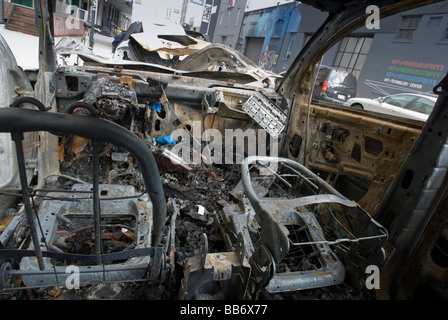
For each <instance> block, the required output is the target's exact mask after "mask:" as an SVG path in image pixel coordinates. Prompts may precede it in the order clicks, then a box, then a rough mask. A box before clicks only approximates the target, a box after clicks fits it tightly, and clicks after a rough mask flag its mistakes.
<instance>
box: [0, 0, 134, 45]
mask: <svg viewBox="0 0 448 320" xmlns="http://www.w3.org/2000/svg"><path fill="white" fill-rule="evenodd" d="M2 3H3V6H4V20H5V21H6V22H7V20H8V19H9V17H10V15H11V14H14V15H17V16H16V17H15V18H16V19H18V20H20V19H23V22H22V24H21V23H20V22H21V21H18V25H16V26H13V28H14V27H15V28H17V27H19V28H23V27H26V28H27V29H28V28H29V29H30V30H31V29H33V26H32V24H30V23H32V21H30V20H29V19H28V18H29V17H26V16H24V17H23V18H21V17H20V14H19V13H16V10H13V8H14V6H16V7H20V8H23V9H24V10H27V11H26V12H27V14H28V15H31V16H32V15H33V11H34V8H33V6H34V4H33V0H10V1H2ZM52 3H53V26H54V34H55V36H59V37H60V36H81V35H82V34H83V33H84V23H86V22H91V21H92V12H94V15H95V25H96V26H97V27H100V28H101V29H102V30H103V33H104V34H106V35H111V36H113V35H114V34H115V33H116V32H118V31H119V30H126V29H127V28H128V27H129V24H130V23H131V15H132V1H131V0H107V1H106V0H97V1H96V7H95V10H92V8H93V4H94V2H93V0H54V1H53V2H52ZM13 11H14V13H13ZM15 22H17V20H15ZM31 33H32V32H31Z"/></svg>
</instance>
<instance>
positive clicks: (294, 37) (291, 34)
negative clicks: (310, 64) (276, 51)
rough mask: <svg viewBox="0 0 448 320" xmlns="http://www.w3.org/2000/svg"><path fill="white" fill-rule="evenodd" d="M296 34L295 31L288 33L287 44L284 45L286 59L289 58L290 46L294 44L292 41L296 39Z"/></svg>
mask: <svg viewBox="0 0 448 320" xmlns="http://www.w3.org/2000/svg"><path fill="white" fill-rule="evenodd" d="M296 36H297V33H295V32H293V33H290V35H289V40H288V46H287V47H286V51H285V56H284V59H287V60H288V59H289V58H291V53H292V47H293V45H294V42H295V41H296Z"/></svg>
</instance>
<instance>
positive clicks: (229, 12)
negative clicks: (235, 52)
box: [212, 0, 247, 48]
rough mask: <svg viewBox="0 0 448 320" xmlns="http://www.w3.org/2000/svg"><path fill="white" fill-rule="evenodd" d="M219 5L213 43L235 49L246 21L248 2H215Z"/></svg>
mask: <svg viewBox="0 0 448 320" xmlns="http://www.w3.org/2000/svg"><path fill="white" fill-rule="evenodd" d="M217 2H219V4H218V5H217V8H218V9H217V18H216V25H215V29H214V33H213V37H212V40H213V42H218V43H222V44H225V45H227V46H229V47H232V48H235V47H236V45H237V42H238V36H239V33H240V30H241V25H242V23H243V19H244V12H245V9H246V2H247V0H215V1H214V3H215V4H216V3H217Z"/></svg>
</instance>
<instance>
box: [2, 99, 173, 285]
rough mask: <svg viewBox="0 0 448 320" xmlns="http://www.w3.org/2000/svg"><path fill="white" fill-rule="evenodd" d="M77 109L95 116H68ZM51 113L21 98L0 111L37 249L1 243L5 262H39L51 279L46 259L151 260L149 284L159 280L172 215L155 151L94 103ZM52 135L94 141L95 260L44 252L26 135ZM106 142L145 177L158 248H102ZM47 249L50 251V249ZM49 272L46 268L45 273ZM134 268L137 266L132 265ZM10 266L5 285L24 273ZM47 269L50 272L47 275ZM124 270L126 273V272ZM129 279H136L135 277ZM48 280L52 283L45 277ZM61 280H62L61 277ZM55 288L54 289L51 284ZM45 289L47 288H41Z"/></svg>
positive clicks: (88, 257) (89, 259)
mask: <svg viewBox="0 0 448 320" xmlns="http://www.w3.org/2000/svg"><path fill="white" fill-rule="evenodd" d="M23 104H31V105H34V106H36V107H37V108H39V110H30V109H24V108H21V106H22V105H23ZM77 108H84V109H88V111H89V112H90V116H85V115H76V114H69V113H72V112H73V111H74V110H75V109H77ZM48 109H49V108H46V107H45V106H44V105H43V104H42V103H41V102H40V101H38V100H36V99H34V98H31V97H22V98H18V99H16V100H15V101H14V102H13V103H12V104H11V106H10V108H7V109H2V110H0V132H6V133H8V132H9V133H11V138H12V140H13V141H14V142H15V145H16V154H17V163H18V171H19V176H20V180H21V181H20V183H21V189H22V190H21V193H22V198H23V204H24V208H25V215H26V220H27V222H28V226H29V228H30V233H31V238H32V245H31V246H30V248H32V250H27V249H7V248H6V246H5V244H4V243H2V244H1V249H0V258H3V259H5V260H4V261H9V260H11V259H13V258H23V257H36V258H37V265H38V267H39V269H40V273H39V271H36V272H35V276H36V275H37V277H39V274H40V275H41V276H42V277H45V276H47V274H48V271H49V270H48V264H47V266H46V263H45V259H44V258H52V259H55V260H68V261H79V262H84V263H91V264H97V265H101V264H103V263H105V262H112V261H118V260H126V259H129V258H132V257H143V256H145V257H148V256H150V257H152V259H150V262H149V265H148V266H147V271H148V273H149V278H150V280H154V281H157V280H158V279H159V277H160V274H161V269H162V268H163V265H162V262H163V261H164V259H163V258H164V249H163V244H162V233H163V227H164V223H165V219H166V214H167V205H166V201H165V195H164V191H163V187H162V183H161V181H160V176H159V170H158V168H157V165H156V162H155V159H154V156H153V154H152V153H151V151H150V149H149V148H148V147H147V146H146V144H145V143H144V142H143V141H142V140H141V139H139V138H138V137H137V136H136V135H135V134H133V133H131V132H130V131H129V130H127V129H125V128H124V127H121V126H119V125H117V124H115V123H113V122H110V121H108V120H104V119H101V118H99V116H98V113H97V111H96V110H95V109H94V108H93V107H92V106H91V105H89V104H87V103H84V102H77V103H74V104H72V105H71V106H70V107H69V110H68V114H62V113H53V112H47V111H48ZM41 131H47V132H50V133H53V134H57V135H77V136H81V137H83V138H86V139H90V140H91V142H92V149H93V184H92V188H91V191H90V192H91V194H92V200H93V202H92V203H93V208H92V211H93V220H94V233H95V255H88V254H77V253H75V254H72V253H63V252H54V251H52V250H46V251H44V250H42V239H41V238H40V237H39V235H44V233H43V232H42V230H40V231H41V233H39V228H38V227H41V226H42V224H41V223H40V221H39V218H40V217H39V215H38V214H37V212H36V211H35V210H34V209H35V208H33V205H34V203H33V202H34V200H33V198H32V190H31V188H30V187H29V186H28V180H27V176H26V166H25V157H24V153H23V145H22V140H23V135H24V133H25V132H41ZM100 142H107V143H111V144H114V145H117V146H119V147H122V148H124V149H126V150H128V151H129V152H130V153H131V154H132V155H133V156H134V157H135V159H136V160H137V161H138V163H139V165H140V168H141V172H142V176H143V178H144V182H145V187H146V192H147V194H148V196H149V198H150V200H151V203H152V212H153V217H152V219H148V220H149V222H150V223H153V226H152V231H153V234H151V235H149V237H152V239H150V241H147V242H146V244H148V243H154V246H144V247H139V248H135V249H128V250H124V251H121V252H118V253H117V252H115V253H102V249H101V236H102V229H101V219H102V217H101V208H100V185H99V152H98V150H99V147H98V145H99V143H100ZM47 249H48V248H47ZM46 267H47V268H46ZM131 267H132V266H131ZM11 269H12V268H11V264H10V263H9V262H5V263H3V265H2V267H1V271H2V275H1V276H2V284H3V285H5V286H6V285H7V283H8V277H9V276H10V275H13V274H15V275H17V274H18V275H20V271H14V270H11ZM46 269H47V270H46ZM122 270H123V269H121V271H122ZM130 275H133V273H132V272H131V273H130ZM45 279H48V277H46V278H45ZM56 279H57V276H56ZM100 280H101V279H100ZM119 280H120V281H123V280H139V279H123V278H121V279H119ZM50 285H55V283H51V284H50ZM41 286H45V283H41Z"/></svg>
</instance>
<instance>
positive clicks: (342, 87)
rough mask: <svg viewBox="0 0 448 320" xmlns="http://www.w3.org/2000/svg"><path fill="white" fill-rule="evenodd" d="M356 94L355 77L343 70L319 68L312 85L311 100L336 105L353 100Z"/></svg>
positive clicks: (356, 83)
mask: <svg viewBox="0 0 448 320" xmlns="http://www.w3.org/2000/svg"><path fill="white" fill-rule="evenodd" d="M357 93H358V81H357V80H356V77H355V76H354V75H353V74H352V73H349V72H347V71H345V70H340V69H336V68H332V67H328V66H321V67H320V68H319V73H318V74H317V79H316V82H315V84H314V91H313V100H315V101H316V100H324V101H329V102H333V103H337V104H342V103H344V102H345V101H346V100H347V99H350V98H354V97H356V96H357Z"/></svg>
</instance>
